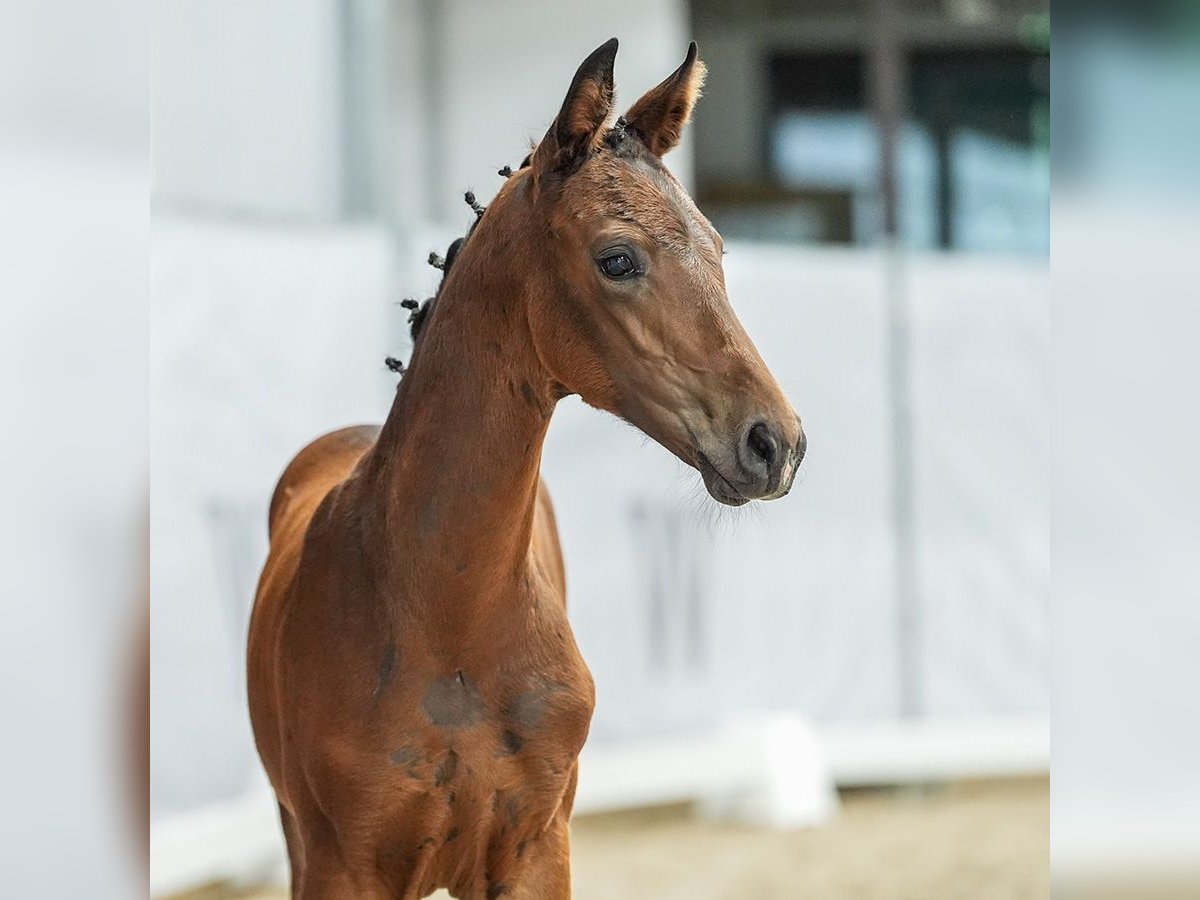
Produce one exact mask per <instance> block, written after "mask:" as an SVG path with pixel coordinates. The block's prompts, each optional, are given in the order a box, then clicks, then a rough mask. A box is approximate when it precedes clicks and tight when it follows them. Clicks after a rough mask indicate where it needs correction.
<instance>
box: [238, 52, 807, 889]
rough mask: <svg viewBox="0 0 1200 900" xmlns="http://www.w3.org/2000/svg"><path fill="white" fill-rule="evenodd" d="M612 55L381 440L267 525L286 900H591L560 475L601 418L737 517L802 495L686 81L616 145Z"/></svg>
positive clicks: (263, 628)
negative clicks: (730, 280) (570, 444)
mask: <svg viewBox="0 0 1200 900" xmlns="http://www.w3.org/2000/svg"><path fill="white" fill-rule="evenodd" d="M616 50H617V42H616V40H615V39H613V40H611V41H609V42H607V43H606V44H604V45H603V46H601V47H600V48H598V49H597V50H596V51H595V52H593V53H592V54H591V55H590V56H589V57H588V58H587V59H586V60H584V62H583V64H582V65H581V66H580V68H579V71H578V72H577V73H576V75H575V78H574V80H573V81H572V82H571V86H570V89H569V90H568V92H567V96H566V99H565V100H564V102H563V105H562V108H561V110H560V111H559V113H558V116H557V118H556V119H555V120H554V123H553V124H552V125H551V127H550V129H549V131H548V132H547V134H546V136H545V138H544V139H543V140H542V141H541V143H539V144H538V146H537V148H536V150H535V151H534V152H533V153H532V154H531V157H530V159H529V160H528V161H527V164H525V165H524V166H523V167H522V168H521V169H520V170H519V171H518V172H516V173H515V174H513V175H511V177H510V178H509V179H508V180H507V182H506V183H505V184H504V186H503V188H502V189H501V191H500V193H499V195H498V196H497V197H496V199H495V200H494V201H493V202H492V204H491V205H490V206H489V207H488V208H487V210H486V212H483V213H482V216H481V218H480V219H479V221H478V222H477V225H476V227H474V228H473V229H472V232H471V233H470V235H469V237H468V238H467V240H466V241H465V243H463V244H462V245H461V246H460V247H458V248H456V249H457V250H458V252H457V254H456V258H455V259H454V261H453V263H452V265H451V266H448V267H447V272H446V274H445V277H444V280H443V283H442V287H441V289H440V290H439V293H438V297H437V302H436V304H435V305H434V306H432V307H431V308H428V309H425V310H423V313H425V315H424V316H423V318H422V320H421V323H420V325H421V328H420V333H419V336H418V340H417V341H416V346H415V349H414V352H413V357H412V361H411V365H410V367H409V369H408V371H407V373H406V374H405V375H404V377H403V378H402V379H401V382H400V386H399V388H398V390H397V392H396V400H395V403H394V405H393V406H392V410H391V413H390V415H389V416H388V418H387V421H386V422H385V423H384V425H383V427H382V428H373V427H359V428H350V429H346V430H343V431H338V432H335V433H333V434H329V435H326V436H325V437H322V438H320V439H318V440H317V441H315V442H313V443H312V444H310V445H308V446H307V447H306V448H305V449H304V450H302V451H301V452H300V454H299V455H298V456H297V457H296V458H295V459H294V460H293V461H292V462H291V464H290V465H289V466H288V468H287V470H286V471H285V472H284V474H283V477H282V479H281V480H280V482H279V486H278V487H277V489H276V491H275V496H274V498H273V499H272V502H271V512H270V532H271V548H270V554H269V556H268V558H267V562H266V567H265V569H264V570H263V574H262V578H261V581H260V584H259V588H258V596H257V599H256V602H255V608H254V615H253V618H252V621H251V626H250V641H249V660H248V669H249V672H248V675H249V695H250V713H251V718H252V720H253V724H254V734H255V739H256V742H257V744H258V750H259V754H260V755H261V757H262V760H263V764H264V766H265V767H266V770H267V773H268V774H269V776H270V778H271V782H272V784H273V785H274V788H275V791H276V794H277V796H278V799H279V808H280V815H281V817H282V821H283V828H284V832H285V834H286V837H287V845H288V854H289V857H290V859H291V866H292V891H293V896H295V897H300V898H306V900H310V898H360V897H366V898H385V897H386V898H417V897H423V896H426V895H427V894H429V893H431V892H432V891H434V890H435V889H437V888H439V887H446V888H448V889H449V890H450V891H451V893H453V894H454V895H455V896H457V897H460V898H471V900H485V898H486V900H495V898H498V897H506V898H564V897H568V896H569V895H570V872H569V860H568V856H569V852H568V819H569V817H570V813H571V806H572V802H573V800H574V794H575V783H576V759H577V756H578V754H579V751H580V749H581V748H582V746H583V743H584V739H585V738H586V737H587V732H588V725H589V722H590V720H591V716H592V708H593V703H594V692H593V685H592V679H591V675H590V674H589V673H588V670H587V667H586V665H585V664H584V662H583V660H582V659H581V658H580V655H579V650H578V648H577V647H576V644H575V640H574V638H573V636H572V634H571V629H570V626H569V624H568V621H567V616H566V609H565V580H564V574H563V562H562V556H561V553H560V550H559V545H558V537H557V534H556V529H555V523H554V513H553V511H552V509H551V506H550V499H549V497H548V495H547V493H546V490H545V487H544V486H543V484H542V483H541V480H540V477H539V472H538V470H539V464H540V460H541V452H542V442H543V439H544V438H545V435H546V429H547V426H548V425H549V422H550V415H551V413H552V412H553V410H554V406H555V404H556V402H557V401H558V400H559V399H560V398H562V397H564V396H567V395H569V394H579V395H580V396H582V398H583V399H584V400H585V401H586V402H587V403H589V404H591V405H592V406H595V407H597V408H599V409H603V410H607V411H609V412H611V413H615V414H616V415H618V416H621V417H622V418H624V419H626V420H627V421H629V422H631V423H633V424H634V425H636V426H637V427H638V428H640V429H641V430H642V431H644V432H645V433H646V434H648V435H650V436H651V437H652V438H654V439H655V440H656V441H658V442H659V443H660V444H662V445H663V446H664V447H666V448H667V449H668V450H670V451H671V452H672V453H674V454H675V455H676V456H678V457H679V458H680V459H682V460H683V461H684V462H686V463H688V464H689V465H691V466H694V467H695V468H696V469H698V470H699V472H700V474H701V476H702V478H703V479H704V484H705V486H706V487H707V488H708V491H709V493H710V494H712V496H713V497H714V498H716V499H717V500H719V501H720V502H722V503H726V504H730V505H740V504H743V503H746V502H748V501H749V500H751V499H772V498H775V497H780V496H782V495H783V494H785V493H787V491H788V489H789V487H790V486H791V482H792V478H793V476H794V475H795V471H796V467H797V465H798V464H799V462H800V459H801V457H802V456H803V455H804V447H805V439H804V434H803V431H802V430H801V427H800V421H799V419H798V418H797V417H796V414H795V412H794V411H793V410H792V407H791V406H790V405H789V403H788V401H787V400H786V399H785V398H784V396H783V393H782V392H781V391H780V389H779V386H778V384H777V383H776V382H775V379H774V378H773V377H772V376H771V374H770V372H769V371H767V369H766V367H765V366H764V364H763V362H762V359H761V358H760V357H759V355H758V353H757V351H756V350H755V348H754V345H753V344H752V343H751V342H750V340H749V338H747V336H746V334H745V332H744V331H743V330H742V327H741V325H740V324H739V323H738V320H737V318H736V317H735V316H734V314H733V311H732V309H730V306H729V302H728V299H727V298H726V294H725V287H724V280H723V276H722V272H721V252H722V251H721V238H720V237H719V236H718V235H717V233H716V232H715V231H714V230H713V228H712V226H711V225H710V224H709V223H708V221H707V220H706V219H705V218H704V216H702V215H701V214H700V213H699V211H698V210H697V209H696V207H695V206H694V205H693V203H692V201H691V199H690V198H689V197H688V196H687V194H686V193H685V192H684V190H683V189H682V187H680V185H679V184H678V182H676V181H675V179H674V178H673V177H672V176H671V175H670V173H669V172H668V171H667V170H666V169H665V168H664V167H663V165H662V163H661V160H660V157H661V156H662V155H663V154H664V153H666V152H667V151H668V150H670V149H671V148H672V147H673V146H675V144H676V143H677V142H678V140H679V136H680V132H681V130H682V128H683V126H684V124H685V123H686V122H687V120H688V118H689V116H690V115H691V111H692V105H693V103H694V102H695V100H696V97H697V94H698V92H699V89H700V85H701V82H702V80H703V76H704V66H703V64H702V63H701V62H699V61H698V60H697V59H696V47H695V44H693V45H692V46H691V48H690V49H689V50H688V54H687V59H686V60H685V61H684V63H683V65H682V66H680V68H679V69H678V70H676V71H675V72H674V73H673V74H672V75H671V76H670V77H669V78H667V79H666V80H665V81H664V82H662V84H660V85H658V86H657V87H656V88H654V89H653V90H651V91H650V92H649V93H647V94H646V95H645V96H644V97H642V98H641V99H640V100H639V101H638V102H637V103H635V104H634V105H633V107H632V108H631V109H630V110H629V111H628V113H626V115H625V116H624V117H622V118H621V119H618V120H617V121H616V123H615V124H614V125H612V126H611V127H610V126H609V124H608V123H609V119H610V117H611V114H612V105H613V60H614V58H615V55H616Z"/></svg>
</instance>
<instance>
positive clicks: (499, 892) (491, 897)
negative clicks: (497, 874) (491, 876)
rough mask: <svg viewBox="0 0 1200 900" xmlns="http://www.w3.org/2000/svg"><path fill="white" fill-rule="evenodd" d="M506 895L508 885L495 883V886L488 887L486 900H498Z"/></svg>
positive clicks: (500, 882) (499, 882)
mask: <svg viewBox="0 0 1200 900" xmlns="http://www.w3.org/2000/svg"><path fill="white" fill-rule="evenodd" d="M507 893H508V885H507V884H505V883H504V882H502V881H497V882H496V883H495V884H490V885H488V889H487V900H498V898H500V897H503V896H504V895H505V894H507Z"/></svg>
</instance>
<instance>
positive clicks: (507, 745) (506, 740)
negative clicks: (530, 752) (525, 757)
mask: <svg viewBox="0 0 1200 900" xmlns="http://www.w3.org/2000/svg"><path fill="white" fill-rule="evenodd" d="M500 743H501V744H503V745H504V753H505V755H507V756H515V755H516V754H518V753H520V752H521V748H522V747H523V746H525V739H524V738H522V737H521V736H520V735H519V734H517V733H516V732H515V731H513V730H512V729H507V728H506V729H505V730H504V734H502V735H500Z"/></svg>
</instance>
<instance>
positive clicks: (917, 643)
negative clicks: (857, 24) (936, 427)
mask: <svg viewBox="0 0 1200 900" xmlns="http://www.w3.org/2000/svg"><path fill="white" fill-rule="evenodd" d="M896 7H897V0H874V2H873V6H872V15H871V20H872V21H871V35H872V39H871V43H870V47H871V52H870V63H869V65H870V88H871V101H872V107H873V109H874V113H875V119H876V127H877V129H878V134H879V190H880V199H881V205H882V223H881V224H882V233H883V244H884V260H885V264H884V265H885V269H884V278H885V292H886V298H887V299H886V302H887V370H886V371H887V379H888V383H887V395H888V402H889V408H890V410H891V431H892V532H893V542H894V547H895V581H896V653H897V680H898V694H899V706H900V714H901V715H902V716H904V717H915V716H917V715H920V712H921V707H922V702H921V701H922V692H923V691H922V688H923V686H922V678H921V662H922V660H921V657H922V653H921V616H920V594H919V591H918V582H917V546H916V522H915V507H914V492H913V480H914V474H915V473H914V465H913V431H912V402H911V398H912V385H911V373H910V362H909V360H910V353H911V336H910V331H909V329H910V312H909V303H908V294H907V285H906V283H905V271H904V256H903V252H902V250H901V247H900V204H899V195H900V187H899V160H898V157H899V152H898V149H899V142H900V129H901V127H902V125H903V122H904V114H905V106H906V103H907V98H908V66H907V61H906V59H905V56H904V52H905V48H904V44H903V38H902V22H901V20H900V13H899V11H898V10H897V8H896Z"/></svg>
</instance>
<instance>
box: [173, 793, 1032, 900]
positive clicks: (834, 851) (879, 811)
mask: <svg viewBox="0 0 1200 900" xmlns="http://www.w3.org/2000/svg"><path fill="white" fill-rule="evenodd" d="M842 801H843V807H842V813H841V815H840V816H839V817H838V819H837V820H836V821H835V822H834V823H833V824H831V825H829V826H828V827H826V828H821V829H812V830H805V831H797V832H772V831H764V830H759V829H751V828H745V827H738V826H732V825H727V824H720V823H713V822H707V821H704V820H703V819H699V818H697V817H696V816H694V815H692V814H691V812H690V810H688V809H686V808H676V807H672V808H669V809H658V810H647V811H642V812H637V813H621V814H615V815H606V816H592V817H586V818H580V819H577V820H576V821H575V824H574V842H573V847H572V862H573V866H574V880H575V900H641V898H646V900H735V898H736V900H801V898H803V900H808V898H813V900H842V898H845V900H1040V898H1049V896H1050V887H1049V859H1050V854H1049V824H1050V810H1049V784H1048V782H1047V781H1045V780H1044V779H1035V780H1028V781H1003V782H985V783H977V784H955V785H947V786H938V787H929V788H908V789H901V790H888V791H854V792H850V793H846V794H843V797H842ZM286 896H287V894H286V892H285V891H282V890H269V891H268V890H255V891H237V890H232V889H229V888H222V887H213V888H210V889H207V890H205V891H200V892H195V893H191V894H188V895H186V898H187V900H229V898H243V900H282V898H285V897H286ZM436 896H443V895H436ZM180 900H182V898H180Z"/></svg>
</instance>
